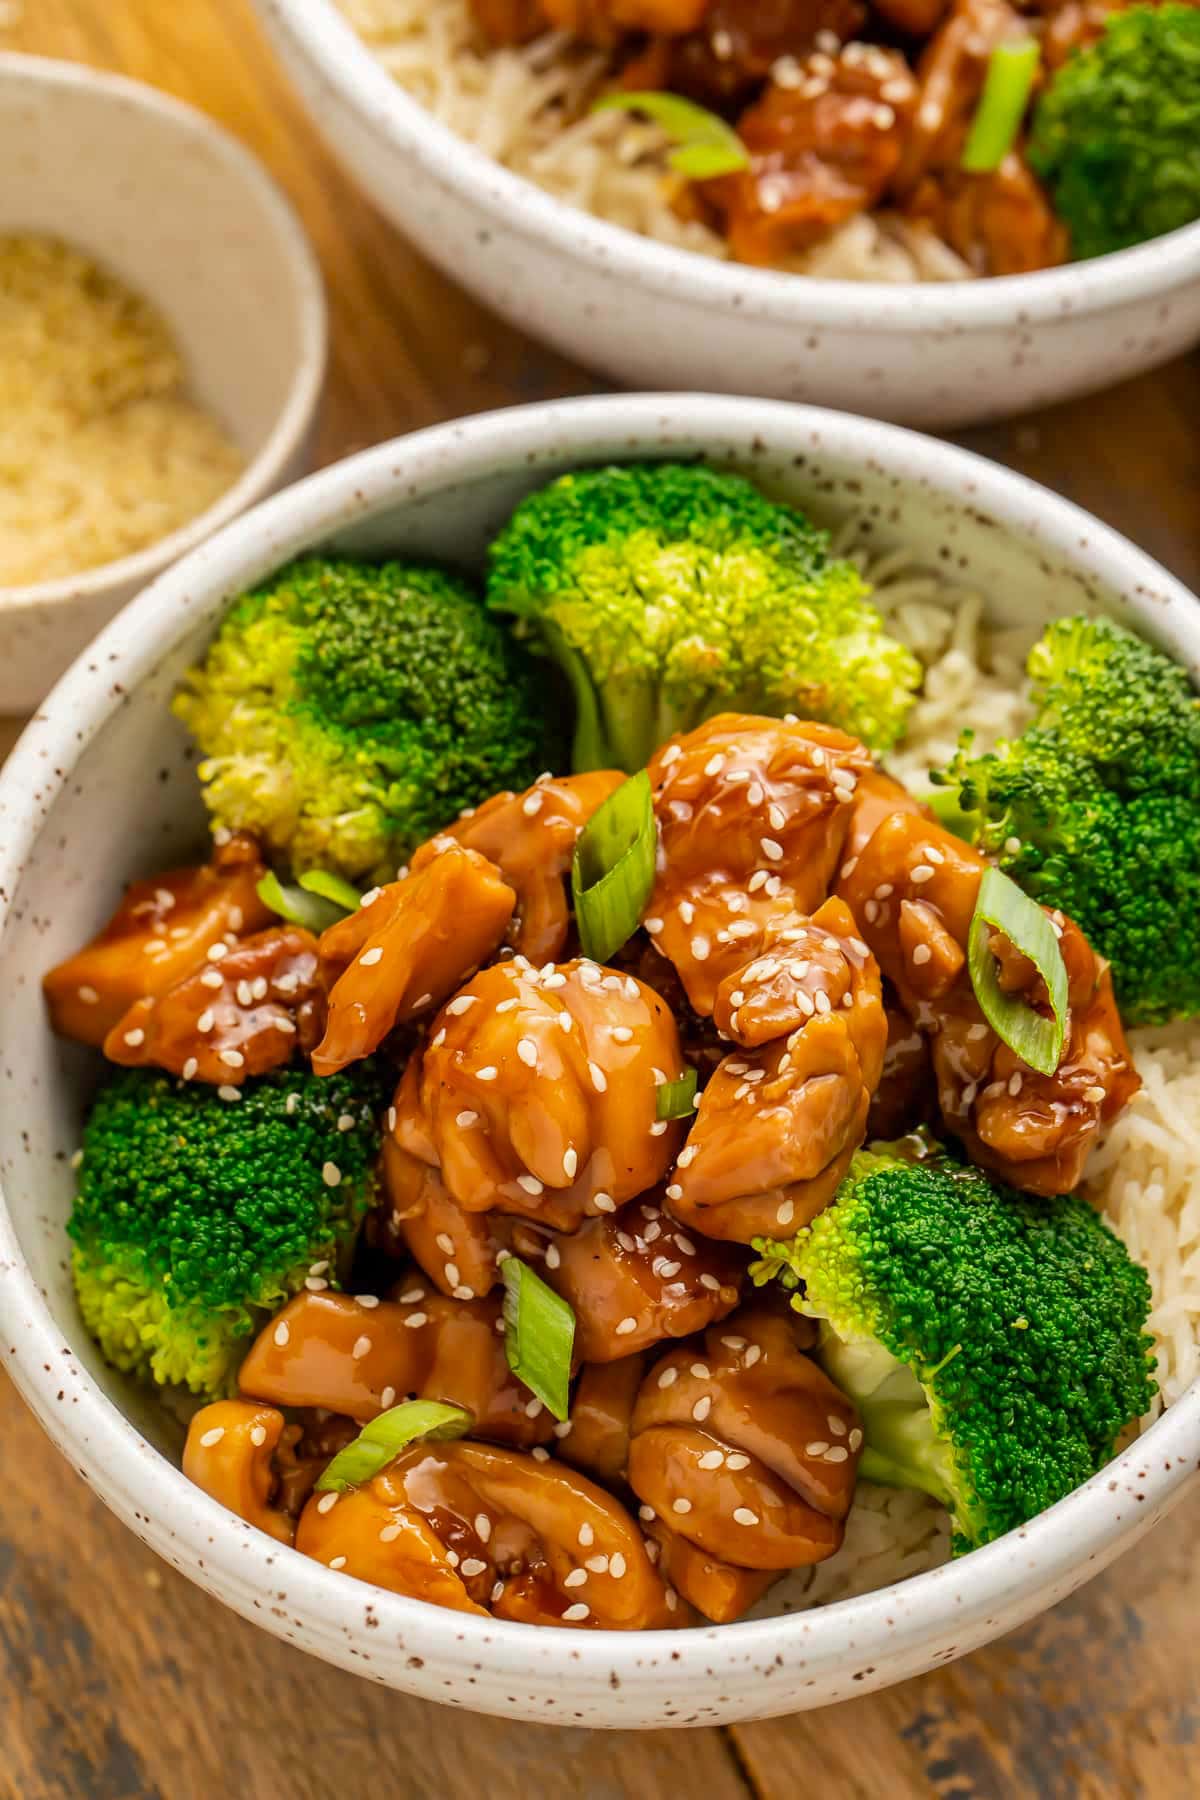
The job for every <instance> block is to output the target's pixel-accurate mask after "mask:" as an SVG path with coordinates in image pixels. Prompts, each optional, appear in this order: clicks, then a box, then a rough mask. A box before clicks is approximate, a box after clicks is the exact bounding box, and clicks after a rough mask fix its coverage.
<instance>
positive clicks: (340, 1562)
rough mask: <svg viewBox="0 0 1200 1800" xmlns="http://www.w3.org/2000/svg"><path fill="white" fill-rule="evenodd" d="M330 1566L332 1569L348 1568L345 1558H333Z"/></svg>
mask: <svg viewBox="0 0 1200 1800" xmlns="http://www.w3.org/2000/svg"><path fill="white" fill-rule="evenodd" d="M329 1566H330V1568H331V1569H344V1568H345V1566H346V1559H345V1557H344V1556H334V1557H331V1558H330V1562H329Z"/></svg>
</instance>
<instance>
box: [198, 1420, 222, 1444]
mask: <svg viewBox="0 0 1200 1800" xmlns="http://www.w3.org/2000/svg"><path fill="white" fill-rule="evenodd" d="M224 1436H225V1427H224V1426H223V1425H214V1426H213V1428H212V1430H211V1431H205V1432H203V1433H202V1434H201V1438H200V1442H201V1443H202V1444H203V1445H204V1448H205V1449H206V1450H211V1449H212V1447H213V1445H214V1444H219V1443H220V1441H221V1439H222V1438H223V1437H224Z"/></svg>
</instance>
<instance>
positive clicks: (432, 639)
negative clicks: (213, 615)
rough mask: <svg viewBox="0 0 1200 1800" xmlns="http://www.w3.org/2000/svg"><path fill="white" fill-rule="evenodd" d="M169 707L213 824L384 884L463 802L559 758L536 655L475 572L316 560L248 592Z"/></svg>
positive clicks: (288, 857) (299, 866) (309, 865)
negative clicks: (496, 615) (194, 745)
mask: <svg viewBox="0 0 1200 1800" xmlns="http://www.w3.org/2000/svg"><path fill="white" fill-rule="evenodd" d="M175 711H176V713H177V714H178V716H179V717H180V718H181V719H182V720H183V722H184V724H185V725H187V726H188V727H189V729H190V730H191V731H192V733H193V734H194V736H195V738H196V740H197V742H198V743H199V745H200V748H201V750H202V751H203V752H204V754H205V757H206V758H207V760H206V761H205V762H203V763H202V764H201V765H200V776H201V780H202V781H203V782H204V786H205V799H206V800H207V803H208V808H209V811H210V813H211V814H212V816H213V820H214V822H215V823H216V824H217V825H218V826H224V827H227V828H229V829H231V830H245V831H251V832H253V833H254V834H255V835H256V836H257V837H258V838H260V839H261V840H262V842H263V843H264V844H265V845H266V846H267V848H268V851H269V852H270V853H271V854H272V855H273V856H275V857H276V858H277V859H278V860H280V861H282V862H286V863H289V864H290V865H291V867H292V868H293V869H294V870H295V871H296V873H298V874H299V873H303V872H304V871H306V870H308V869H314V868H321V869H332V870H335V871H338V872H340V873H341V874H343V875H346V876H349V877H350V878H351V879H352V880H353V879H355V878H357V877H370V878H372V879H375V878H389V879H390V877H391V876H392V875H394V873H395V868H396V864H397V862H399V861H401V860H403V858H404V857H405V856H406V855H407V854H408V852H409V851H410V850H411V849H412V848H413V847H414V846H415V845H416V844H418V843H419V842H420V841H421V840H422V839H423V838H425V837H428V836H429V835H430V833H432V832H434V831H436V830H437V829H438V828H439V827H440V826H443V825H445V824H447V823H448V822H449V821H450V820H451V819H453V818H454V817H455V816H456V814H457V813H459V812H460V811H461V810H462V809H463V807H465V806H471V805H475V804H476V803H477V802H478V801H480V800H483V799H485V798H487V796H488V795H490V794H493V793H495V792H496V791H497V789H500V788H505V787H517V788H520V787H525V786H527V785H528V784H529V782H531V781H532V780H533V778H534V776H535V775H536V774H537V773H538V771H539V769H541V768H544V767H546V766H547V764H548V762H549V760H550V759H549V757H548V755H547V737H548V733H547V725H546V720H547V705H546V701H545V698H544V697H543V696H541V695H539V691H538V687H537V685H536V683H535V681H534V678H533V673H532V665H531V664H530V662H529V660H528V658H527V657H526V656H525V654H524V653H523V652H522V651H521V649H520V647H519V646H517V645H516V644H514V643H513V642H512V640H511V638H510V637H509V636H508V635H507V634H506V633H505V632H504V631H503V630H502V629H501V628H500V627H499V626H498V625H497V623H496V621H495V620H493V619H490V618H489V617H488V615H487V612H486V611H485V609H484V607H483V606H482V604H481V603H480V601H479V600H478V599H477V598H476V596H475V595H474V594H473V593H472V591H471V589H470V588H469V587H468V586H467V584H466V582H464V581H463V580H461V579H460V578H459V577H458V576H456V575H451V574H449V573H447V572H445V571H443V570H440V569H431V568H421V567H418V566H417V565H415V564H406V563H399V562H389V563H365V562H354V561H350V560H348V559H345V558H323V557H308V558H306V559H304V560H303V561H300V562H295V563H292V564H291V565H290V566H289V567H288V568H285V569H282V570H280V572H279V573H278V574H277V575H274V576H272V578H271V579H270V580H269V581H267V582H265V583H264V584H263V585H262V586H261V587H258V588H255V589H254V590H253V591H252V592H251V593H248V594H246V595H244V596H243V597H242V598H241V599H240V600H239V601H237V602H236V603H235V605H234V606H233V607H232V608H231V610H230V611H229V613H228V614H227V615H226V617H225V620H224V622H223V624H222V625H221V628H220V630H219V631H218V633H217V636H216V638H215V639H214V641H213V643H212V645H211V647H210V648H209V651H208V654H207V656H206V657H205V659H204V662H203V663H202V664H201V665H200V667H199V668H197V669H194V670H193V671H192V672H191V674H190V675H189V676H188V677H187V678H186V680H185V682H184V684H183V687H182V690H181V691H180V693H179V694H178V695H177V696H176V700H175Z"/></svg>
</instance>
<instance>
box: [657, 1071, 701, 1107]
mask: <svg viewBox="0 0 1200 1800" xmlns="http://www.w3.org/2000/svg"><path fill="white" fill-rule="evenodd" d="M695 1110H696V1071H695V1069H685V1071H684V1073H683V1074H682V1075H681V1076H680V1077H679V1080H678V1081H660V1082H659V1084H658V1092H657V1095H656V1098H655V1102H654V1116H655V1118H656V1119H686V1118H690V1116H691V1114H692V1113H693V1112H695Z"/></svg>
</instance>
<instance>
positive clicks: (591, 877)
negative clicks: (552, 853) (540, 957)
mask: <svg viewBox="0 0 1200 1800" xmlns="http://www.w3.org/2000/svg"><path fill="white" fill-rule="evenodd" d="M657 847H658V843H657V836H656V833H655V829H654V801H653V798H652V795H651V792H650V777H649V775H647V773H646V771H645V769H642V770H641V771H640V773H639V774H637V775H631V776H630V778H629V780H628V781H625V782H622V784H621V786H620V787H619V788H617V789H616V790H615V792H613V793H611V794H610V795H609V796H608V799H607V800H606V801H605V802H604V804H603V806H601V807H598V808H597V810H596V811H595V812H594V813H593V814H592V816H591V818H590V819H589V820H588V822H587V824H586V825H585V826H584V828H583V830H582V831H581V832H580V834H579V838H578V840H577V842H576V845H575V856H574V860H573V861H572V863H571V892H572V894H573V895H574V898H575V923H576V925H577V926H578V927H579V941H580V943H581V944H582V945H583V953H584V955H585V956H590V957H591V958H592V959H593V961H595V962H607V961H608V959H609V957H610V956H612V955H613V954H614V953H615V952H616V951H618V950H619V949H620V948H621V945H622V944H624V943H627V942H628V940H629V939H630V938H631V937H632V936H633V934H634V932H635V931H636V930H637V928H638V926H639V924H640V923H641V918H642V914H643V912H644V911H645V910H646V902H647V901H648V900H649V898H650V894H651V891H652V889H653V887H654V858H655V853H656V850H657Z"/></svg>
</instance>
